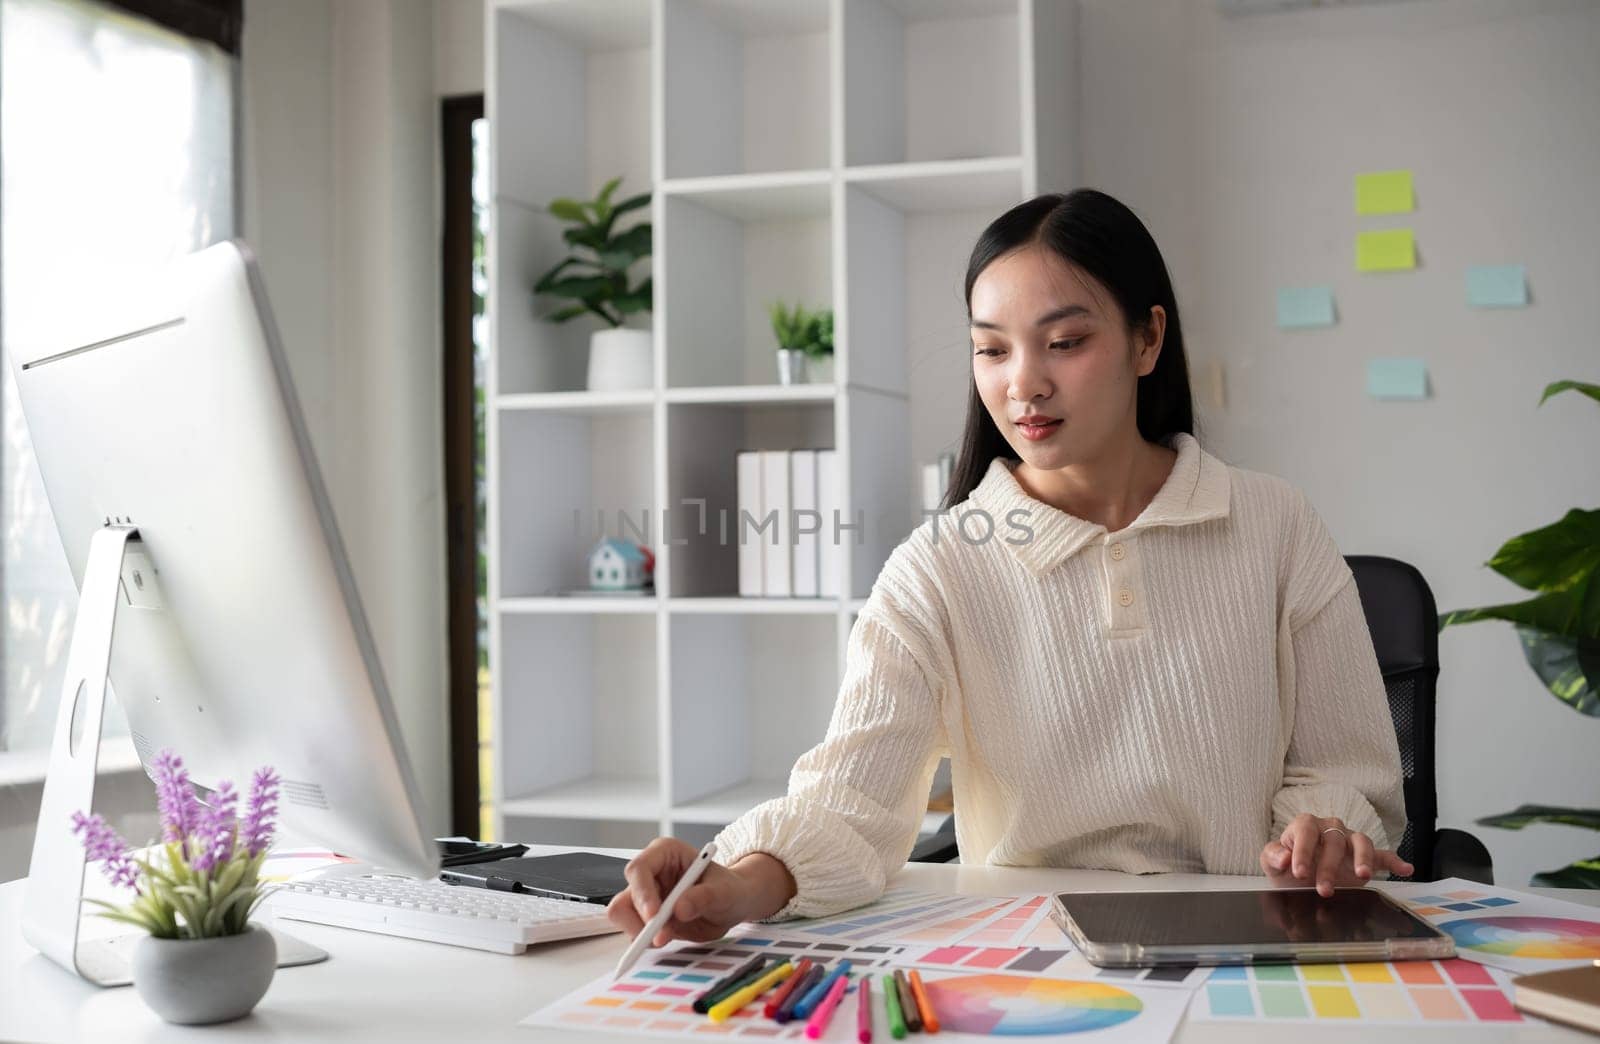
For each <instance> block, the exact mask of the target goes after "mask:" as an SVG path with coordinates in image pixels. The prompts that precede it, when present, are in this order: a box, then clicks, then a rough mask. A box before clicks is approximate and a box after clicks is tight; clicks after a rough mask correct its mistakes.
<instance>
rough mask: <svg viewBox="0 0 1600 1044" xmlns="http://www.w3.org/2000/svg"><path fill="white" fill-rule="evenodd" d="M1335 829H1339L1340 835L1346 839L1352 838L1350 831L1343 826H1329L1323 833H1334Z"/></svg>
mask: <svg viewBox="0 0 1600 1044" xmlns="http://www.w3.org/2000/svg"><path fill="white" fill-rule="evenodd" d="M1335 831H1338V834H1339V836H1340V837H1342V838H1344V839H1345V840H1349V839H1350V834H1349V832H1348V831H1346V830H1345V829H1344V828H1343V827H1328V828H1327V829H1326V830H1324V831H1323V833H1324V834H1331V833H1333V832H1335Z"/></svg>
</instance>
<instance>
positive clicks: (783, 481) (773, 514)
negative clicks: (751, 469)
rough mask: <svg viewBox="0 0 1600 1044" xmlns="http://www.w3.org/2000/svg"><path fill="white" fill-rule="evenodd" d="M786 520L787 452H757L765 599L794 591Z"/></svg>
mask: <svg viewBox="0 0 1600 1044" xmlns="http://www.w3.org/2000/svg"><path fill="white" fill-rule="evenodd" d="M790 523H791V519H790V517H789V451H788V450H762V451H761V520H760V524H761V525H762V526H764V527H765V528H764V529H763V530H762V532H761V576H762V581H763V584H764V587H765V590H764V591H763V592H762V593H763V594H765V595H766V596H767V597H768V598H788V597H789V596H790V595H791V594H793V591H794V588H793V584H792V581H791V577H792V576H793V575H794V568H793V565H794V546H793V545H794V540H793V533H794V528H793V526H792V525H791V524H790Z"/></svg>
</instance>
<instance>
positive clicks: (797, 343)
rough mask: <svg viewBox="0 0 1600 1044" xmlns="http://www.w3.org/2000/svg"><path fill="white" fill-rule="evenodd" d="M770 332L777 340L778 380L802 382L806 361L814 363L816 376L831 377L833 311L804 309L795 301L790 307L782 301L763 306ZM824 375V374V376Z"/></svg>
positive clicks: (781, 382)
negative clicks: (816, 371)
mask: <svg viewBox="0 0 1600 1044" xmlns="http://www.w3.org/2000/svg"><path fill="white" fill-rule="evenodd" d="M767 314H768V316H769V317H770V318H771V320H772V334H773V336H774V337H775V338H777V341H778V383H779V384H803V383H805V381H806V380H807V376H806V360H807V359H810V360H813V361H814V362H815V363H816V364H817V366H818V376H819V378H820V379H822V380H823V381H824V383H825V382H827V381H831V380H832V379H833V310H832V309H829V308H823V309H819V310H817V311H815V312H813V311H808V310H807V309H805V308H804V307H802V306H801V305H800V303H799V302H798V301H797V302H795V306H794V308H793V309H790V308H787V307H785V306H784V303H783V302H782V301H773V302H771V303H770V304H768V305H767ZM824 374H825V376H824Z"/></svg>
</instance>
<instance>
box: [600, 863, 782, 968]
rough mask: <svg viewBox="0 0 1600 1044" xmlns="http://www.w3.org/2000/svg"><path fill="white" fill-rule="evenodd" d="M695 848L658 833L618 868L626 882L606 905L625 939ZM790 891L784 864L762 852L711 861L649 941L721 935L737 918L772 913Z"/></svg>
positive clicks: (655, 904)
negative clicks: (731, 863)
mask: <svg viewBox="0 0 1600 1044" xmlns="http://www.w3.org/2000/svg"><path fill="white" fill-rule="evenodd" d="M699 852H700V850H699V849H698V848H695V847H694V846H693V845H690V844H688V843H687V842H684V841H679V840H678V839H677V838H675V837H658V838H656V839H655V840H654V841H652V842H650V844H648V845H647V846H645V848H644V849H643V850H642V851H641V852H640V853H639V854H638V855H636V856H634V857H633V858H632V859H630V860H628V864H627V866H625V867H624V868H623V871H622V874H623V877H625V878H626V879H627V881H628V887H627V888H625V889H624V890H623V891H621V892H618V893H617V895H616V896H615V897H613V898H612V900H611V905H609V906H608V907H606V916H607V917H608V918H610V920H611V923H612V924H614V925H616V926H617V927H618V928H621V929H622V930H623V931H624V932H626V933H627V935H628V938H630V939H631V938H633V937H634V936H636V935H638V934H639V931H640V930H641V929H642V928H644V926H645V922H646V921H648V920H649V919H650V918H652V917H654V916H655V913H656V911H657V910H658V909H660V907H661V900H662V899H664V898H665V897H666V895H667V893H668V892H670V891H672V886H673V885H675V884H677V883H678V878H680V877H682V876H683V872H684V871H685V870H687V869H688V868H689V864H690V863H692V862H694V858H695V856H696V855H698V854H699ZM794 893H795V884H794V878H793V877H792V876H790V874H789V871H788V868H786V867H785V866H784V865H783V863H781V862H779V861H778V860H777V859H774V858H773V857H772V856H769V855H766V854H765V853H761V852H754V853H751V854H750V855H747V856H745V857H744V858H743V859H741V860H739V862H738V864H737V865H735V866H732V867H727V866H723V865H722V864H721V863H717V862H713V863H712V864H711V865H710V866H707V867H706V869H705V873H703V874H701V875H700V880H698V881H696V882H695V883H694V885H693V886H692V887H690V888H689V890H688V891H686V892H684V893H683V894H682V895H681V896H679V897H678V903H677V906H676V907H674V909H673V911H672V917H671V918H670V919H669V920H668V921H667V923H666V924H664V925H662V926H661V931H659V932H657V933H656V937H655V938H654V939H653V940H651V942H650V945H651V946H665V945H666V944H667V943H668V942H670V941H671V940H673V939H689V940H692V941H694V942H709V941H711V940H712V939H720V938H722V937H723V936H724V935H726V934H727V932H728V929H729V928H732V927H733V926H734V925H736V924H738V923H740V922H741V921H757V920H760V919H761V918H763V917H771V916H772V915H773V914H775V913H777V912H778V911H779V910H781V909H783V907H784V906H785V905H787V904H788V902H789V900H790V899H791V898H792V897H793V896H794Z"/></svg>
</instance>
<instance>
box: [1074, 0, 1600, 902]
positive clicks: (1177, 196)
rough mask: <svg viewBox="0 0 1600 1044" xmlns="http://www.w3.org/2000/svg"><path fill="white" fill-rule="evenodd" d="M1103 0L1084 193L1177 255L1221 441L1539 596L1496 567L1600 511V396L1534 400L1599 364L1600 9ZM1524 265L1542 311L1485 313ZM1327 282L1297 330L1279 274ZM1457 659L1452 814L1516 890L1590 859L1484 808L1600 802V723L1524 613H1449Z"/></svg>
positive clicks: (1359, 532) (1443, 575)
mask: <svg viewBox="0 0 1600 1044" xmlns="http://www.w3.org/2000/svg"><path fill="white" fill-rule="evenodd" d="M1083 6H1084V17H1083V20H1082V29H1083V34H1084V35H1083V39H1082V58H1083V63H1084V64H1083V80H1084V82H1083V98H1084V106H1083V128H1084V138H1083V142H1082V148H1083V168H1082V169H1083V171H1084V173H1085V181H1086V183H1088V184H1090V185H1094V186H1096V187H1099V188H1102V189H1105V190H1106V191H1109V192H1111V193H1112V194H1113V195H1116V196H1118V197H1119V198H1121V199H1123V200H1124V201H1125V202H1127V203H1128V204H1129V205H1131V206H1133V207H1134V209H1135V210H1137V211H1138V212H1139V213H1140V215H1141V216H1142V217H1143V218H1144V219H1145V221H1146V223H1147V224H1148V225H1149V227H1150V228H1151V231H1152V232H1153V234H1154V235H1155V237H1156V240H1157V242H1158V243H1160V244H1161V246H1162V249H1163V251H1164V252H1165V254H1166V257H1167V260H1168V265H1169V267H1170V268H1171V270H1172V274H1173V279H1174V282H1175V283H1176V285H1177V292H1178V300H1179V305H1180V309H1181V311H1182V315H1183V320H1184V323H1185V326H1186V332H1187V334H1188V337H1189V341H1190V344H1189V348H1190V353H1191V357H1192V362H1195V361H1202V362H1203V361H1204V360H1205V359H1208V358H1220V359H1221V360H1222V361H1223V364H1224V368H1225V373H1226V383H1227V405H1226V409H1224V410H1221V411H1218V410H1215V409H1210V408H1204V407H1203V408H1202V418H1201V420H1202V425H1203V427H1204V435H1205V436H1206V437H1207V442H1208V445H1209V446H1210V448H1211V449H1212V450H1213V451H1214V452H1217V453H1218V454H1219V455H1221V456H1223V457H1224V458H1225V459H1227V460H1229V461H1231V462H1232V463H1235V464H1237V465H1239V466H1242V467H1248V468H1254V469H1258V470H1263V471H1268V472H1272V473H1275V474H1278V475H1282V476H1284V477H1285V478H1287V479H1289V480H1290V481H1292V482H1294V483H1296V484H1297V485H1299V486H1300V487H1301V488H1303V489H1304V490H1305V491H1306V492H1307V494H1308V495H1309V496H1310V497H1311V499H1312V501H1313V503H1315V505H1316V506H1317V508H1318V510H1319V511H1320V512H1321V514H1322V516H1323V518H1324V519H1325V520H1326V521H1327V523H1328V525H1329V527H1330V529H1331V530H1332V532H1333V535H1334V537H1335V539H1336V540H1337V541H1338V542H1339V545H1340V547H1341V548H1342V549H1343V550H1344V551H1345V552H1346V553H1357V552H1361V553H1373V554H1386V555H1392V556H1394V557H1397V558H1401V559H1405V560H1407V561H1410V562H1412V563H1414V564H1415V565H1417V566H1418V568H1420V569H1421V570H1422V572H1423V574H1424V575H1425V576H1426V577H1427V578H1428V581H1429V583H1430V584H1431V585H1432V587H1433V590H1434V593H1435V595H1436V597H1437V598H1438V601H1439V606H1440V609H1441V610H1446V609H1452V608H1461V607H1466V606H1471V605H1487V604H1492V603H1494V602H1498V601H1511V600H1519V599H1521V598H1522V597H1524V594H1523V593H1522V592H1521V591H1520V589H1519V588H1516V587H1515V586H1514V585H1512V584H1511V583H1509V582H1507V581H1505V580H1503V579H1501V578H1500V577H1498V576H1497V575H1496V574H1494V573H1492V572H1491V571H1489V570H1487V569H1484V568H1481V566H1480V563H1482V562H1484V561H1486V560H1487V559H1488V558H1489V556H1490V555H1491V554H1493V552H1494V551H1495V550H1496V548H1498V547H1499V545H1500V544H1501V542H1503V541H1504V540H1505V539H1506V538H1508V537H1510V536H1513V535H1515V534H1517V533H1520V532H1524V531H1526V530H1529V529H1533V528H1536V527H1538V526H1541V525H1544V524H1546V523H1549V522H1553V521H1555V520H1556V519H1557V518H1559V517H1560V516H1561V515H1562V514H1564V513H1565V512H1566V510H1567V509H1568V508H1571V507H1579V506H1581V507H1589V506H1592V505H1594V504H1595V503H1596V502H1597V500H1600V469H1596V468H1595V467H1594V464H1593V456H1592V454H1591V453H1590V452H1588V448H1589V447H1592V446H1593V445H1594V441H1595V437H1596V432H1597V430H1600V429H1597V427H1596V424H1597V418H1596V416H1595V406H1594V404H1593V403H1591V402H1588V401H1587V400H1581V399H1577V398H1574V397H1572V396H1570V395H1569V396H1566V397H1564V399H1565V401H1563V399H1557V400H1554V401H1552V402H1550V403H1548V404H1547V405H1545V406H1544V407H1543V408H1542V409H1536V408H1535V404H1536V403H1537V402H1538V399H1539V393H1540V390H1541V389H1542V388H1543V386H1544V385H1545V384H1546V383H1547V382H1549V381H1551V380H1555V379H1558V378H1563V377H1573V378H1581V379H1587V380H1591V381H1592V380H1595V379H1596V378H1597V377H1600V373H1597V372H1596V369H1595V367H1596V362H1597V360H1600V352H1597V351H1596V347H1595V338H1594V333H1593V327H1592V324H1591V323H1590V322H1588V309H1589V307H1590V306H1591V304H1592V302H1593V299H1594V292H1595V290H1594V288H1595V287H1596V286H1597V285H1600V251H1597V250H1596V249H1595V245H1594V244H1595V243H1596V242H1597V241H1600V203H1597V201H1596V194H1595V189H1594V172H1595V171H1596V170H1597V169H1600V103H1597V102H1600V64H1597V63H1596V62H1595V61H1594V57H1593V56H1594V55H1595V53H1597V51H1600V4H1595V3H1593V2H1592V0H1413V2H1407V3H1397V4H1382V5H1375V6H1365V7H1355V8H1349V9H1323V10H1313V11H1300V12H1288V13H1276V14H1270V15H1259V16H1254V17H1249V18H1242V19H1224V18H1222V17H1220V16H1219V15H1218V14H1217V13H1216V12H1215V5H1214V4H1213V3H1211V2H1210V0H1084V5H1083ZM1396 167H1404V168H1410V169H1412V170H1413V171H1415V177H1416V186H1417V201H1418V202H1417V211H1416V213H1415V214H1413V215H1408V216H1407V217H1406V218H1405V219H1403V220H1402V219H1371V218H1369V219H1357V218H1356V217H1355V216H1354V212H1353V202H1352V193H1353V190H1352V176H1353V175H1354V174H1355V173H1357V172H1358V171H1366V170H1384V169H1390V168H1396ZM1398 224H1408V225H1410V226H1411V227H1414V228H1415V229H1416V233H1417V242H1418V251H1419V255H1420V257H1421V268H1420V269H1419V270H1418V271H1417V272H1415V273H1407V274H1396V275H1384V276H1357V275H1356V274H1355V273H1354V271H1353V263H1352V257H1353V242H1354V237H1355V233H1356V231H1357V229H1358V228H1365V227H1379V226H1386V225H1398ZM1503 262H1525V263H1526V264H1527V265H1528V272H1529V283H1530V286H1531V288H1532V295H1533V306H1532V307H1531V308H1529V309H1527V310H1524V311H1507V312H1493V311H1475V310H1471V309H1468V308H1467V307H1466V305H1465V300H1464V288H1463V278H1464V277H1463V272H1464V269H1465V267H1466V266H1468V265H1472V264H1496V263H1503ZM1307 283H1330V284H1332V285H1333V287H1334V293H1335V297H1336V299H1337V303H1338V311H1339V323H1338V325H1337V326H1336V327H1335V328H1333V329H1331V330H1328V331H1318V332H1312V333H1293V334H1291V333H1286V332H1284V331H1279V330H1277V329H1276V328H1275V327H1274V311H1273V309H1274V293H1275V290H1276V288H1277V287H1279V286H1284V285H1301V284H1307ZM1375 355H1417V356H1421V357H1423V358H1425V359H1426V360H1427V363H1428V369H1429V375H1430V381H1431V385H1432V398H1431V399H1429V400H1428V401H1426V402H1422V403H1376V402H1372V401H1370V400H1368V399H1367V398H1366V397H1365V395H1364V390H1363V389H1364V384H1363V381H1364V377H1363V373H1364V366H1365V362H1366V359H1367V358H1368V357H1369V356H1375ZM1196 369H1199V367H1198V366H1197V367H1196ZM1202 406H1203V400H1202ZM1440 658H1441V660H1442V663H1443V670H1442V673H1441V675H1440V679H1439V686H1440V688H1439V729H1438V741H1439V751H1440V755H1439V771H1438V786H1439V800H1440V813H1441V824H1442V825H1445V826H1458V827H1463V828H1467V829H1471V830H1473V831H1474V832H1475V833H1477V835H1478V836H1479V837H1481V838H1482V839H1483V840H1484V841H1485V842H1486V843H1487V844H1488V845H1489V847H1490V849H1491V851H1492V853H1493V855H1494V858H1495V866H1496V877H1497V879H1498V880H1500V881H1502V882H1505V883H1508V884H1512V885H1515V884H1521V883H1525V882H1526V881H1527V879H1528V877H1529V875H1530V874H1532V873H1534V872H1536V871H1538V870H1542V869H1551V868H1554V867H1556V866H1561V865H1565V863H1566V862H1568V861H1570V860H1571V859H1574V858H1579V857H1588V856H1592V855H1593V854H1594V853H1595V851H1596V849H1597V848H1600V844H1597V842H1596V836H1595V834H1593V833H1592V832H1587V831H1581V830H1573V829H1565V828H1558V827H1536V828H1530V829H1528V830H1525V831H1523V832H1521V833H1512V832H1508V831H1501V830H1491V829H1487V828H1483V827H1475V826H1472V820H1473V819H1474V818H1475V817H1477V816H1480V815H1485V814H1489V813H1493V812H1499V811H1503V810H1506V809H1510V808H1512V807H1514V806H1515V805H1517V804H1519V803H1521V802H1524V801H1537V802H1541V803H1548V804H1565V805H1585V806H1590V807H1592V806H1595V805H1597V804H1600V769H1597V765H1600V758H1597V753H1600V722H1597V721H1595V720H1594V719H1592V718H1585V717H1581V716H1579V715H1577V714H1574V713H1573V712H1572V711H1570V710H1568V709H1567V708H1566V707H1564V706H1562V705H1561V704H1560V703H1558V702H1557V701H1556V700H1555V699H1554V698H1553V697H1552V696H1550V695H1549V694H1548V693H1547V692H1545V691H1544V690H1543V688H1542V687H1541V686H1540V685H1539V683H1538V681H1537V679H1536V678H1535V677H1534V675H1533V673H1532V672H1531V671H1530V670H1529V669H1528V667H1527V666H1526V664H1525V663H1524V662H1523V660H1522V656H1521V654H1520V651H1519V649H1518V645H1517V641H1516V638H1515V636H1514V634H1513V632H1512V630H1511V627H1510V625H1507V624H1497V623H1484V624H1475V625H1472V626H1471V627H1467V628H1451V629H1449V630H1447V631H1445V632H1444V633H1443V634H1442V635H1441V638H1440Z"/></svg>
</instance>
